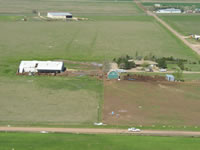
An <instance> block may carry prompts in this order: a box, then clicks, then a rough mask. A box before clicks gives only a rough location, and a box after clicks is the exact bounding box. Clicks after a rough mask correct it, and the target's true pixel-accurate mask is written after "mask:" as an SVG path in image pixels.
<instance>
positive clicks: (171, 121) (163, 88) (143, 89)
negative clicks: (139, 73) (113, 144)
mask: <svg viewBox="0 0 200 150" xmlns="http://www.w3.org/2000/svg"><path fill="white" fill-rule="evenodd" d="M199 90H200V84H191V83H170V82H138V81H115V82H113V81H112V82H110V81H105V83H104V109H103V121H104V123H106V124H119V125H138V126H139V125H143V126H144V125H145V126H152V125H174V126H176V125H177V126H178V125H200V121H199V120H198V119H197V118H198V116H199V115H200V110H199V106H200V96H199ZM122 110H123V111H122ZM112 112H114V114H113V115H112Z"/></svg>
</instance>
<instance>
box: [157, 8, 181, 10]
mask: <svg viewBox="0 0 200 150" xmlns="http://www.w3.org/2000/svg"><path fill="white" fill-rule="evenodd" d="M158 11H181V10H180V9H176V8H166V9H159V10H158Z"/></svg>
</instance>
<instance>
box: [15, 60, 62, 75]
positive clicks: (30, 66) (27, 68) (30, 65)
mask: <svg viewBox="0 0 200 150" xmlns="http://www.w3.org/2000/svg"><path fill="white" fill-rule="evenodd" d="M63 71H65V67H64V63H63V62H60V61H37V60H34V61H21V63H20V65H19V69H18V72H19V73H24V72H33V73H34V72H40V73H60V72H63Z"/></svg>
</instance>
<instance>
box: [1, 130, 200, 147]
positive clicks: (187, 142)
mask: <svg viewBox="0 0 200 150" xmlns="http://www.w3.org/2000/svg"><path fill="white" fill-rule="evenodd" d="M144 143H145V144H144ZM199 143H200V139H199V138H189V137H156V136H154V137H153V136H128V135H87V134H56V133H54V134H53V133H51V134H41V133H0V145H1V146H0V150H10V149H20V150H30V149H37V150H45V149H48V150H55V149H60V150H64V149H68V150H82V149H87V150H102V149H110V150H124V149H137V150H161V149H162V150H169V149H170V150H194V149H198V148H199V146H200V144H199Z"/></svg>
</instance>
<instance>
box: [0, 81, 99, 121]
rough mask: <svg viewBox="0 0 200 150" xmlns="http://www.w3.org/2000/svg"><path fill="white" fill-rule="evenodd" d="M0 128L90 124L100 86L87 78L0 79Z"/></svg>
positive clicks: (94, 117)
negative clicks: (2, 126)
mask: <svg viewBox="0 0 200 150" xmlns="http://www.w3.org/2000/svg"><path fill="white" fill-rule="evenodd" d="M0 80H1V82H0V103H1V106H0V108H1V109H0V124H1V125H2V124H18V125H30V124H46V125H48V124H49V125H50V124H52V125H53V124H54V125H58V124H59V125H70V124H93V122H96V121H98V119H99V117H100V116H99V115H100V114H99V112H98V111H99V110H98V107H100V106H99V105H100V103H102V102H101V101H102V88H103V87H102V83H101V81H98V80H96V79H92V78H89V77H76V78H72V77H71V78H70V77H68V78H66V77H14V78H13V79H11V78H9V79H8V78H5V77H0Z"/></svg>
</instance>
